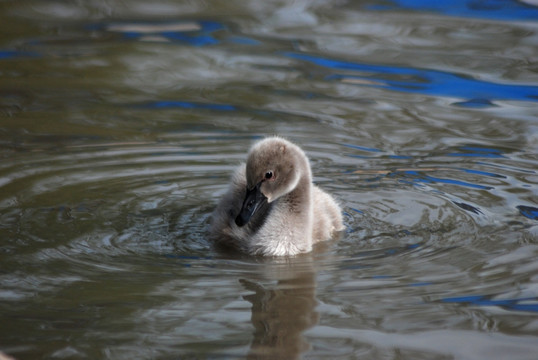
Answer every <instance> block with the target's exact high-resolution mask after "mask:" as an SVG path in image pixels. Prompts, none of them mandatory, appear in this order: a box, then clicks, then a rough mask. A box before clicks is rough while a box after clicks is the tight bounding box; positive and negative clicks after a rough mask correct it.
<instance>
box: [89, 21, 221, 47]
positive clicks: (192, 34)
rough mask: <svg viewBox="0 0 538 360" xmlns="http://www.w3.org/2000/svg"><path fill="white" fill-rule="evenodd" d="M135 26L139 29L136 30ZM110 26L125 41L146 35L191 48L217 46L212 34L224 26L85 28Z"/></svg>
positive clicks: (161, 24) (207, 23)
mask: <svg viewBox="0 0 538 360" xmlns="http://www.w3.org/2000/svg"><path fill="white" fill-rule="evenodd" d="M182 24H185V25H186V26H185V29H181V25H182ZM137 25H138V26H139V27H140V29H136V27H137ZM192 25H194V26H192ZM110 26H112V27H113V28H114V31H116V32H119V33H121V34H122V35H123V36H124V37H125V38H126V39H140V38H144V37H146V36H148V35H149V36H159V37H161V38H163V39H165V40H168V41H171V42H181V43H185V44H188V45H192V46H205V45H214V44H218V43H219V42H220V41H219V40H218V39H216V38H215V37H214V32H216V31H218V30H221V29H224V25H222V24H221V23H218V22H215V21H196V22H195V23H192V24H191V23H189V22H185V23H182V22H171V23H168V22H156V23H152V22H140V23H132V22H128V23H111V24H94V25H89V26H87V28H88V29H90V30H94V29H98V30H102V29H103V28H105V29H109V28H110ZM174 26H178V29H174V30H169V28H170V27H172V28H174Z"/></svg>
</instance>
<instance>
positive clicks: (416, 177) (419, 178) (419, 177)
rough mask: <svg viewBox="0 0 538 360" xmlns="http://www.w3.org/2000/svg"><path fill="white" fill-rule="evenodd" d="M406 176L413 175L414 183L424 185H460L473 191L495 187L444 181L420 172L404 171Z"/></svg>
mask: <svg viewBox="0 0 538 360" xmlns="http://www.w3.org/2000/svg"><path fill="white" fill-rule="evenodd" d="M403 173H404V174H406V175H411V176H412V177H413V181H414V182H422V183H432V182H434V183H442V184H450V185H458V186H464V187H468V188H473V189H480V190H491V189H493V187H491V186H484V185H479V184H473V183H469V182H466V181H461V180H454V179H444V178H439V177H433V176H429V175H421V174H420V173H419V172H418V171H404V172H403Z"/></svg>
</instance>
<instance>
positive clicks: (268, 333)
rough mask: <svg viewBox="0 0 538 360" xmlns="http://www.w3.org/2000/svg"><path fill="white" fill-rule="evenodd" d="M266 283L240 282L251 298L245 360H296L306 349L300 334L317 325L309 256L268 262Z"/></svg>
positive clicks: (313, 278)
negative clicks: (250, 329)
mask: <svg viewBox="0 0 538 360" xmlns="http://www.w3.org/2000/svg"><path fill="white" fill-rule="evenodd" d="M267 262H268V263H267V274H266V276H267V279H270V280H276V283H272V284H266V281H265V280H264V281H263V283H262V282H261V281H259V280H249V279H241V280H240V282H241V284H242V285H243V286H244V287H245V289H247V290H249V291H252V292H253V293H252V294H249V295H246V296H244V299H245V300H247V301H249V302H251V303H252V316H251V321H252V324H253V325H254V338H253V340H252V344H251V347H250V352H249V355H248V359H297V358H299V357H300V355H301V353H303V352H305V351H307V350H308V349H309V344H308V342H307V341H306V339H305V338H304V337H303V335H302V334H303V332H304V331H305V330H307V329H308V328H310V327H312V326H314V325H316V324H317V322H318V319H319V314H318V313H317V312H316V311H315V308H316V304H317V302H316V298H315V292H316V281H315V276H316V275H315V271H314V268H313V259H312V255H311V254H310V255H305V256H300V257H298V258H292V259H285V260H284V259H280V260H268V261H267Z"/></svg>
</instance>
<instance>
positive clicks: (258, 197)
mask: <svg viewBox="0 0 538 360" xmlns="http://www.w3.org/2000/svg"><path fill="white" fill-rule="evenodd" d="M261 185H262V183H261V182H259V183H258V185H256V186H255V187H254V188H252V189H251V190H248V189H247V194H246V196H245V200H244V201H243V206H242V207H241V211H240V212H239V215H237V217H236V218H235V224H236V225H237V226H244V225H245V224H246V223H248V222H249V220H250V218H251V217H252V216H253V215H254V213H255V212H256V210H258V209H259V208H260V205H262V204H263V203H264V202H265V201H266V200H267V198H266V197H265V195H263V194H262V192H261V191H260V187H261Z"/></svg>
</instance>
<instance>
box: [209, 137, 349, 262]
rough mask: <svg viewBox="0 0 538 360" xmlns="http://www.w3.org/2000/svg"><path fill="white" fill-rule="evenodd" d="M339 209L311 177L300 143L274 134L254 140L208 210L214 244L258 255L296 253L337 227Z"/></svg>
mask: <svg viewBox="0 0 538 360" xmlns="http://www.w3.org/2000/svg"><path fill="white" fill-rule="evenodd" d="M343 228H344V225H343V222H342V212H341V210H340V207H339V206H338V204H337V202H336V201H335V200H334V199H333V197H331V196H330V195H329V194H327V193H326V192H324V191H323V190H321V189H320V188H319V187H317V186H316V185H314V184H313V183H312V172H311V169H310V163H309V160H308V158H307V156H306V154H305V153H304V151H303V150H301V148H299V147H298V146H297V145H295V144H293V143H291V142H290V141H288V140H285V139H283V138H280V137H269V138H266V139H263V140H261V141H259V142H257V143H255V144H254V145H253V146H252V148H251V149H250V151H249V153H248V156H247V161H246V164H245V163H243V164H241V165H240V166H239V167H238V168H237V170H236V171H235V173H234V175H233V176H232V180H231V184H230V186H229V188H228V191H227V192H226V193H225V194H224V196H223V197H222V198H221V200H220V202H219V203H218V205H217V207H216V209H215V211H214V212H213V215H212V222H211V227H210V238H211V239H212V240H213V241H215V242H216V243H217V244H218V245H221V246H225V247H231V248H235V249H237V250H239V251H242V252H245V253H248V254H251V255H262V256H285V255H289V256H291V255H297V254H300V253H306V252H310V251H311V250H312V245H313V244H315V243H317V242H320V241H324V240H328V239H330V238H331V237H332V236H334V235H335V233H336V232H338V231H340V230H343Z"/></svg>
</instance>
